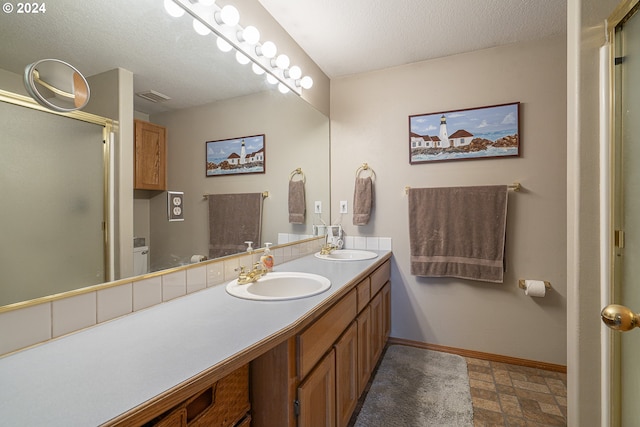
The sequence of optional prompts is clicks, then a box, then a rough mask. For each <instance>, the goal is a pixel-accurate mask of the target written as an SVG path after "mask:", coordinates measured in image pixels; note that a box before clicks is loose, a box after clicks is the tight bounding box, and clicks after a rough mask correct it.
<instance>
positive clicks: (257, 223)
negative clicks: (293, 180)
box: [208, 193, 263, 259]
mask: <svg viewBox="0 0 640 427" xmlns="http://www.w3.org/2000/svg"><path fill="white" fill-rule="evenodd" d="M208 198H209V259H212V258H218V257H221V256H225V255H231V254H237V253H240V252H242V251H245V250H246V248H247V245H246V244H245V243H244V242H246V241H251V242H253V247H254V248H258V247H260V240H261V238H260V236H261V233H262V201H263V196H262V193H243V194H209V196H208Z"/></svg>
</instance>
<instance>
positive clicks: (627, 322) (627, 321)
mask: <svg viewBox="0 0 640 427" xmlns="http://www.w3.org/2000/svg"><path fill="white" fill-rule="evenodd" d="M600 317H602V321H603V322H604V324H605V325H607V326H608V327H610V328H611V329H615V330H616V331H622V332H626V331H630V330H632V329H633V328H635V327H637V326H640V315H638V314H636V313H634V312H633V311H631V310H630V309H628V308H627V307H625V306H624V305H618V304H610V305H608V306H606V307H605V308H603V309H602V312H601V313H600Z"/></svg>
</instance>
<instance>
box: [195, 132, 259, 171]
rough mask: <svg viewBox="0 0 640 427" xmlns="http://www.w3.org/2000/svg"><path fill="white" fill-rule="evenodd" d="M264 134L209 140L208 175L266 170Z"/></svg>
mask: <svg viewBox="0 0 640 427" xmlns="http://www.w3.org/2000/svg"><path fill="white" fill-rule="evenodd" d="M265 162H266V156H265V137H264V135H253V136H243V137H242V138H233V139H223V140H220V141H207V143H206V176H225V175H238V174H249V173H264V172H265V164H266V163H265Z"/></svg>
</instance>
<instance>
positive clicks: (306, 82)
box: [300, 76, 313, 89]
mask: <svg viewBox="0 0 640 427" xmlns="http://www.w3.org/2000/svg"><path fill="white" fill-rule="evenodd" d="M300 86H301V87H302V88H303V89H311V87H312V86H313V79H312V78H311V77H309V76H304V77H303V78H302V79H301V80H300Z"/></svg>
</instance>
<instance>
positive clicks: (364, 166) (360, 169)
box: [356, 163, 376, 180]
mask: <svg viewBox="0 0 640 427" xmlns="http://www.w3.org/2000/svg"><path fill="white" fill-rule="evenodd" d="M362 171H369V172H370V175H369V176H370V177H371V179H373V180H375V179H376V173H375V172H374V171H373V168H371V167H370V166H369V165H368V164H367V163H363V164H362V166H360V167H359V168H358V169H356V178H357V177H358V176H359V175H360V172H362Z"/></svg>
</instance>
